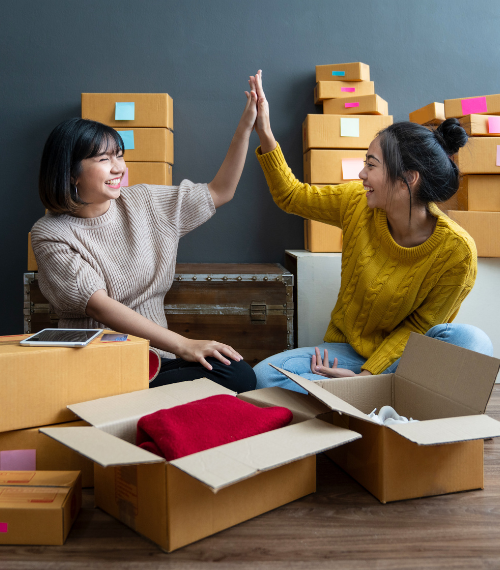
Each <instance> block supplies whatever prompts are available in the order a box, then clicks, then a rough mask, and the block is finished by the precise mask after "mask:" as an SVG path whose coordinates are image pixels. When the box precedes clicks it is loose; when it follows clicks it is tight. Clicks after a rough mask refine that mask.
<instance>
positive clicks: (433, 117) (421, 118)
mask: <svg viewBox="0 0 500 570" xmlns="http://www.w3.org/2000/svg"><path fill="white" fill-rule="evenodd" d="M444 120H445V116H444V104H443V103H429V104H428V105H426V106H425V107H422V108H420V109H417V110H416V111H413V113H410V121H411V122H412V123H418V124H419V125H424V126H433V125H440V124H441V123H442V122H443V121H444Z"/></svg>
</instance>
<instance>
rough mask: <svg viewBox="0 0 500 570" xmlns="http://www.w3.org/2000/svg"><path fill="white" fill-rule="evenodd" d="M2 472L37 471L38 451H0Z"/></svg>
mask: <svg viewBox="0 0 500 570" xmlns="http://www.w3.org/2000/svg"><path fill="white" fill-rule="evenodd" d="M0 470H2V471H36V449H13V450H11V451H0Z"/></svg>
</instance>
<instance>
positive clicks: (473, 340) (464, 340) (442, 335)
mask: <svg viewBox="0 0 500 570" xmlns="http://www.w3.org/2000/svg"><path fill="white" fill-rule="evenodd" d="M426 336H430V337H432V338H436V339H438V340H442V341H444V342H448V343H450V344H454V345H455V346H461V347H462V348H467V349H469V350H473V351H474V352H479V353H480V354H486V355H488V356H493V344H492V342H491V340H490V337H489V336H488V335H487V334H486V333H485V332H484V331H482V330H481V329H480V328H478V327H475V326H474V325H466V324H461V323H448V324H442V325H436V326H435V327H432V328H431V329H429V330H428V331H427V333H426Z"/></svg>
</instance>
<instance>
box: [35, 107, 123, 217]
mask: <svg viewBox="0 0 500 570" xmlns="http://www.w3.org/2000/svg"><path fill="white" fill-rule="evenodd" d="M110 145H114V147H115V151H116V153H117V154H118V153H119V152H123V151H124V144H123V140H122V138H121V136H120V135H119V134H118V133H117V132H116V131H115V130H114V129H112V128H111V127H108V126H107V125H103V124H102V123H98V122H97V121H89V120H87V119H78V118H76V119H68V120H67V121H64V122H62V123H60V124H59V125H57V127H56V128H55V129H54V130H53V131H52V132H51V133H50V135H49V138H48V139H47V142H46V143H45V146H44V149H43V154H42V161H41V164H40V174H39V177H38V190H39V193H40V199H41V200H42V202H43V205H44V206H45V207H46V208H47V209H48V210H50V211H51V212H54V213H56V214H63V213H66V214H67V213H70V214H73V213H75V212H76V211H77V210H78V209H79V208H81V207H82V206H85V205H86V202H84V201H83V200H82V199H81V198H80V196H78V192H77V191H76V187H75V184H74V181H75V180H76V179H77V178H78V176H79V175H80V172H81V165H82V160H84V159H85V158H92V157H94V156H97V155H98V154H99V153H101V152H106V151H107V150H108V148H109V147H110Z"/></svg>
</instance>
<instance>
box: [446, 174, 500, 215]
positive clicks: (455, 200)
mask: <svg viewBox="0 0 500 570" xmlns="http://www.w3.org/2000/svg"><path fill="white" fill-rule="evenodd" d="M438 207H439V208H440V209H441V210H443V211H447V210H469V211H473V212H500V176H498V175H497V174H468V175H466V176H463V177H462V180H461V181H460V188H459V189H458V192H457V193H456V194H455V196H453V197H452V198H450V199H449V200H448V201H446V202H443V203H441V204H438Z"/></svg>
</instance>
